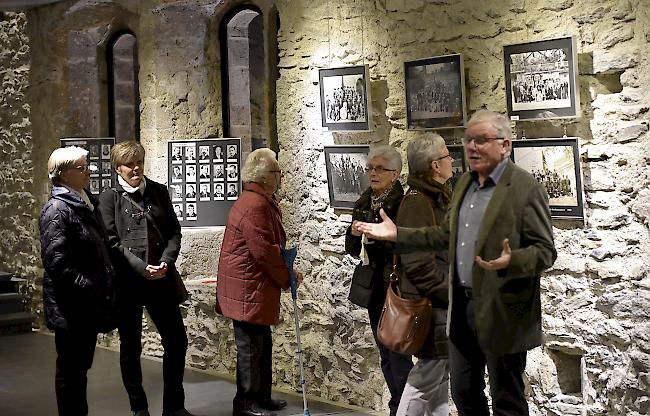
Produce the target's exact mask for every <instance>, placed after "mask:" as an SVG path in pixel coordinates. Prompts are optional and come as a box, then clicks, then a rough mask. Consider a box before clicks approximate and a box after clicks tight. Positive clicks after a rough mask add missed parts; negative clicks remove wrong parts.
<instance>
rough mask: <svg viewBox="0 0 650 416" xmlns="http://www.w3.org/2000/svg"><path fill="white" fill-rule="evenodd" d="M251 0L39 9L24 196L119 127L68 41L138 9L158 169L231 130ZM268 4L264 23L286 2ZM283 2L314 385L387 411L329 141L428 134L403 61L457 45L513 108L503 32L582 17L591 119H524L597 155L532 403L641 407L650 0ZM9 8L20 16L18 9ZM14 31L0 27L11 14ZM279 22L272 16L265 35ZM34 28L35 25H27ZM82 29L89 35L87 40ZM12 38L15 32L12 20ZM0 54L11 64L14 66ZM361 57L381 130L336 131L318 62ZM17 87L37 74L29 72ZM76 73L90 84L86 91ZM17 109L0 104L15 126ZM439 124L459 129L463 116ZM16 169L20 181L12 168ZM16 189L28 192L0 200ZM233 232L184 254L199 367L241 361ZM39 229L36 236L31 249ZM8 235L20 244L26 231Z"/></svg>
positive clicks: (151, 161)
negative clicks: (58, 155) (49, 163)
mask: <svg viewBox="0 0 650 416" xmlns="http://www.w3.org/2000/svg"><path fill="white" fill-rule="evenodd" d="M241 3H242V2H240V1H224V2H218V1H208V0H185V1H182V2H170V1H163V0H148V1H145V2H130V1H126V0H123V1H102V2H97V1H90V0H85V1H68V2H62V3H60V4H57V5H56V6H47V7H42V8H39V9H36V10H34V11H30V12H29V13H28V14H27V16H28V19H27V21H28V23H27V30H26V31H27V34H28V35H29V39H30V48H31V73H30V75H29V76H30V80H29V81H30V88H31V96H32V97H38V99H32V100H30V101H29V103H28V104H29V106H31V115H26V116H22V117H21V118H20V120H22V119H23V118H24V117H30V118H29V119H30V120H31V123H32V136H33V143H34V148H38V149H39V151H38V152H34V154H33V155H31V157H26V158H24V160H25V161H26V162H27V163H28V166H29V163H31V164H32V165H31V166H33V171H32V172H31V173H30V174H26V173H25V172H24V171H20V172H18V175H19V176H17V177H18V178H22V177H24V178H25V181H29V180H32V179H31V178H33V180H34V185H33V186H32V187H31V188H27V189H33V191H31V192H30V194H29V195H27V196H26V197H27V198H32V200H33V202H32V205H36V206H37V207H40V205H42V203H43V202H44V200H45V197H46V180H45V177H46V176H45V162H46V160H47V156H48V155H49V152H50V151H51V150H52V149H53V148H54V147H56V145H57V139H58V137H60V136H66V135H73V134H75V135H95V134H101V133H102V132H103V131H104V129H105V128H106V126H105V116H104V115H103V114H102V113H103V111H104V109H103V108H102V105H99V106H97V105H95V106H88V107H82V106H80V105H79V103H80V102H85V101H84V100H87V97H88V94H91V95H93V96H95V97H101V94H102V92H101V89H95V84H96V83H101V81H102V79H104V78H103V77H104V76H105V74H102V72H101V70H97V68H93V67H92V65H88V66H86V65H84V64H83V62H81V63H80V64H81V67H79V68H76V69H72V68H70V63H71V62H72V61H73V58H74V59H76V58H75V57H84V56H85V55H84V54H81V53H75V50H72V49H71V48H73V46H74V45H77V46H76V47H79V48H82V49H83V50H85V51H86V55H88V56H85V59H86V60H87V61H88V62H89V61H92V60H95V61H96V62H100V60H99V58H98V56H100V54H102V53H103V51H102V48H103V47H104V46H103V45H105V43H106V41H107V39H108V38H109V37H110V34H111V33H114V32H115V31H116V30H119V29H120V28H123V27H124V26H128V28H129V29H131V30H132V31H133V33H134V34H135V35H136V37H137V39H138V55H139V60H140V62H139V63H140V73H139V84H140V95H141V107H140V111H141V139H142V143H143V144H144V145H145V147H146V149H147V161H146V163H147V169H148V173H149V175H150V176H151V177H153V178H154V179H156V180H160V181H163V182H164V181H165V178H166V163H165V159H164V158H165V155H166V143H167V141H168V140H171V139H176V138H188V137H205V136H207V135H219V132H220V131H223V130H222V126H221V100H222V98H221V96H220V92H219V91H220V83H221V75H220V72H219V65H220V58H219V47H218V35H217V33H218V30H217V29H218V25H219V22H220V19H221V17H222V16H223V15H224V14H225V13H226V12H227V11H228V10H230V9H231V8H232V7H233V6H235V5H238V4H241ZM255 4H257V5H258V7H259V8H260V9H261V10H262V11H263V12H264V13H265V24H267V23H268V22H269V20H268V19H269V17H268V16H269V14H270V11H271V9H272V5H273V3H272V2H270V1H263V0H260V1H257V2H255ZM275 5H276V7H277V10H278V13H279V18H280V30H279V33H278V35H277V40H278V46H279V75H280V76H279V79H278V80H277V86H276V90H277V129H278V138H279V145H280V150H281V152H280V163H281V165H282V167H283V169H284V170H285V180H284V183H283V190H282V191H281V198H282V208H283V212H284V220H285V225H286V229H287V231H288V233H289V237H290V240H291V242H292V243H294V244H296V245H297V246H298V248H299V253H300V257H299V259H298V268H299V269H301V270H303V271H304V272H305V273H306V277H305V284H304V286H303V287H302V288H301V290H300V299H299V301H298V304H299V307H300V310H301V313H302V327H303V343H304V350H305V360H306V374H307V376H308V385H307V388H308V391H309V393H311V394H314V395H318V396H321V397H324V398H326V399H329V400H335V401H341V402H347V403H350V404H355V405H360V406H363V407H368V408H374V409H382V408H385V403H386V401H387V392H386V391H385V388H384V383H383V378H382V375H381V371H380V370H379V368H378V363H379V358H378V354H377V352H376V348H375V346H374V342H373V340H372V336H371V333H370V329H369V326H368V320H367V315H366V313H365V311H363V310H360V309H358V308H356V307H353V306H352V305H351V304H350V303H349V302H348V301H347V300H346V296H347V288H348V286H349V280H350V277H351V274H352V270H353V267H354V264H355V260H354V259H353V258H351V257H350V256H347V255H346V254H345V253H344V249H343V239H344V237H343V236H344V233H345V229H346V227H347V221H349V219H350V218H349V215H348V214H347V213H345V212H339V211H335V210H333V209H331V208H330V207H329V205H328V195H327V183H326V176H325V167H324V156H323V146H324V145H328V144H362V143H390V144H392V145H394V146H396V147H397V148H398V149H399V150H400V151H401V152H402V153H404V150H405V147H406V144H407V143H408V141H409V140H412V139H414V138H415V137H417V132H413V131H408V130H406V128H405V125H406V120H405V104H404V81H403V62H404V61H406V60H412V59H417V58H425V57H430V56H435V55H442V54H447V53H455V52H460V53H462V54H463V56H464V62H465V68H466V74H465V75H466V88H467V94H468V110H469V111H470V112H471V111H474V110H476V109H478V108H481V107H487V108H490V109H493V110H497V111H505V94H504V80H503V64H502V57H501V48H502V45H504V44H511V43H520V42H526V41H533V40H539V39H544V38H552V37H558V36H563V35H567V34H573V35H575V36H576V37H577V40H578V53H579V72H580V75H579V79H578V82H579V85H580V89H581V91H580V95H581V102H582V117H581V118H578V119H572V120H558V121H535V122H531V121H529V122H517V123H516V124H515V125H514V127H515V129H516V131H517V133H518V134H519V135H522V134H524V132H525V136H526V137H561V136H562V134H563V133H564V129H565V128H566V130H567V134H568V135H569V136H578V137H580V138H581V146H582V151H583V152H584V153H585V161H584V163H583V164H582V168H583V177H584V184H585V194H586V214H587V219H586V224H585V225H584V226H583V225H582V224H576V223H568V222H566V221H564V222H560V221H555V223H554V225H555V226H556V227H555V230H554V231H555V239H556V245H557V248H558V251H559V258H558V261H557V262H556V264H555V265H554V266H553V268H552V269H551V270H549V271H548V273H547V274H546V275H545V276H544V278H543V281H542V284H543V290H544V295H543V296H544V299H543V305H544V330H545V333H546V339H547V342H546V344H545V346H544V348H538V349H536V350H533V351H532V352H531V354H530V355H529V357H530V359H529V364H528V367H527V371H526V379H527V385H528V389H529V392H530V406H531V414H533V415H549V414H551V415H566V414H577V415H580V414H607V415H641V414H647V413H648V411H649V407H650V399H649V398H648V391H649V390H650V336H649V335H648V334H650V324H648V322H650V321H649V320H648V318H649V316H648V315H649V314H650V312H649V311H650V278H649V276H648V270H649V268H650V265H649V260H648V256H647V253H648V252H649V248H650V238H649V236H648V227H649V225H650V210H649V208H648V207H649V206H650V191H649V190H648V184H649V182H650V180H649V177H648V173H647V171H648V166H649V165H650V153H649V151H648V150H649V149H648V147H649V142H650V139H649V134H648V123H649V120H648V109H649V108H650V98H649V97H650V94H649V93H650V57H649V56H648V53H647V48H648V46H649V43H650V29H649V28H650V4H649V3H648V1H647V0H603V1H599V2H593V1H590V0H552V1H549V0H529V1H526V2H523V3H522V2H520V1H496V0H487V1H483V2H476V1H472V0H458V1H451V0H435V1H433V0H432V1H425V0H381V1H379V0H362V1H359V0H356V1H353V0H335V1H306V0H291V1H289V0H280V1H278V2H276V3H275ZM14 21H17V22H23V23H22V24H23V25H24V17H18V18H15V19H14ZM2 28H3V30H1V31H0V39H4V38H3V37H1V36H3V35H4V34H5V33H8V31H10V30H11V29H10V27H6V26H2ZM82 35H83V36H82ZM274 36H275V34H273V33H267V37H268V38H270V39H274ZM20 37H21V38H22V39H25V38H24V35H23V34H22V33H21V34H20ZM73 38H74V39H85V41H84V42H81V43H73V42H71V41H70V39H73ZM7 39H11V40H12V42H13V37H8V38H7ZM93 42H94V44H93ZM91 46H92V47H91ZM0 50H2V51H4V50H10V51H11V50H13V51H14V52H13V53H14V54H16V52H17V51H20V50H21V46H20V44H13V43H12V44H11V45H10V46H8V47H4V49H0ZM77 52H79V51H77ZM0 53H4V52H0ZM0 56H2V57H4V56H5V55H4V54H3V55H0ZM2 59H3V61H2V67H1V68H2V70H3V71H5V69H6V68H7V66H6V65H8V63H5V61H4V58H2ZM363 63H366V64H368V65H369V67H370V75H371V92H372V107H371V108H372V111H373V118H374V126H373V130H372V131H371V132H361V133H327V132H325V133H324V132H323V131H322V129H321V127H320V106H319V95H318V94H319V93H318V91H319V89H318V72H317V71H318V69H319V68H325V67H330V66H332V67H334V66H341V65H354V64H363ZM21 65H22V64H21ZM21 65H18V66H19V67H21ZM8 68H11V66H8ZM75 71H76V72H75ZM84 71H85V72H84ZM3 74H4V72H3ZM72 74H75V76H74V77H73V76H72ZM3 85H4V84H3ZM17 85H19V89H24V88H25V87H26V85H27V80H26V79H23V80H21V81H20V82H18V84H17ZM79 85H87V87H88V89H81V90H79V89H78V88H79V87H78V86H79ZM2 100H5V98H4V95H3V98H2ZM3 103H4V101H3ZM19 103H20V104H18V105H14V106H12V111H16V109H18V108H23V107H22V106H23V105H24V104H26V103H25V102H24V99H20V101H19ZM4 109H5V107H2V111H4ZM78 109H83V111H85V112H86V114H85V115H84V119H83V120H80V119H79V114H78V113H77V112H75V111H76V110H78ZM21 111H25V110H21ZM3 114H4V113H3ZM23 123H27V124H28V125H29V121H24V122H23ZM19 124H20V123H19ZM10 125H11V124H10V123H7V122H5V118H4V116H3V117H2V119H1V120H0V128H1V129H3V130H2V131H4V130H5V129H7V128H8V126H10ZM21 129H22V128H21ZM21 131H23V130H21ZM442 133H443V136H445V137H446V138H447V139H449V141H450V142H452V141H456V140H457V139H458V137H460V135H461V134H462V130H456V131H444V132H442ZM22 135H23V136H21V134H12V135H10V136H5V135H4V133H3V136H2V140H3V146H2V150H3V152H4V151H5V149H11V148H13V147H12V146H14V147H17V148H18V147H20V146H25V145H19V143H21V139H20V137H24V136H25V135H26V133H22ZM5 141H6V142H7V143H6V144H5ZM29 146H31V143H29ZM30 148H31V147H30ZM13 159H18V158H17V157H8V156H6V155H5V154H3V156H2V160H1V163H3V166H5V165H9V166H13V163H15V162H13ZM13 169H16V168H15V167H14V168H13ZM405 172H406V171H405ZM25 175H26V176H25ZM12 180H13V181H16V179H12ZM11 186H13V187H14V188H13V189H18V185H17V184H16V185H14V184H12V185H11ZM2 192H6V191H4V189H3V191H2ZM9 204H15V202H14V201H13V200H12V202H6V203H5V204H4V205H2V206H3V207H4V206H7V205H9ZM11 206H12V207H13V206H14V205H11ZM14 211H17V210H13V208H12V211H10V212H11V213H12V215H13V212H14ZM36 211H38V210H37V209H36V208H32V209H31V210H29V212H28V213H27V215H24V216H19V217H17V218H16V219H15V221H16V222H17V223H18V224H19V225H20V227H23V229H25V230H27V229H29V230H30V231H29V232H30V233H31V234H28V233H27V232H25V234H26V235H30V236H33V235H34V234H33V231H32V229H31V228H29V227H28V226H27V224H33V223H34V221H35V217H34V216H35V215H37V212H36ZM2 221H4V217H3V219H2ZM3 225H4V223H3ZM30 227H31V225H30ZM5 230H9V231H11V230H13V228H5V227H3V229H2V231H3V232H6V231H5ZM222 233H223V230H222V229H211V230H185V231H184V240H183V248H182V252H181V258H180V260H179V269H180V271H181V273H182V274H183V275H184V276H185V277H186V278H187V279H188V287H189V289H190V292H191V293H192V300H191V302H190V303H189V304H188V305H187V306H186V307H184V312H185V314H186V324H187V327H188V335H189V338H190V349H189V352H188V365H191V366H194V367H197V368H202V369H207V370H211V371H215V372H218V373H222V374H230V375H234V367H235V348H234V339H233V336H232V330H231V325H230V323H229V322H228V321H227V320H225V319H223V318H220V317H217V316H215V313H214V311H213V309H214V287H213V285H212V284H211V283H209V281H207V280H209V279H210V278H212V277H214V274H215V270H216V266H217V261H218V252H219V248H220V244H221V238H222ZM29 238H31V237H29ZM3 241H4V239H3ZM25 244H27V243H25ZM34 244H36V243H35V242H32V241H29V244H28V245H27V247H33V246H34ZM3 247H4V246H3ZM10 247H11V250H14V251H15V250H16V248H15V247H19V245H11V246H10ZM21 252H23V251H21ZM24 252H25V253H28V254H25V255H23V254H21V255H19V256H12V257H11V259H10V260H5V262H6V266H7V267H8V268H10V269H11V270H10V271H15V270H23V269H22V268H25V269H26V271H25V273H26V274H28V275H30V274H31V276H30V279H31V280H30V282H31V284H32V285H33V287H35V288H37V289H38V274H39V273H38V272H37V271H36V270H37V268H38V267H39V264H38V258H36V257H35V256H34V255H33V254H29V253H33V252H34V248H30V249H25V250H24ZM3 253H4V251H3ZM0 256H1V255H0ZM30 256H31V257H30ZM1 258H4V257H1ZM21 267H22V268H21ZM38 296H39V295H38V293H37V294H35V297H34V305H35V309H37V308H38V306H37V305H38ZM281 307H282V317H283V319H284V320H283V322H281V324H280V325H279V326H278V327H276V328H275V329H274V343H275V345H274V355H275V366H274V379H275V382H276V385H277V386H279V387H283V388H287V389H292V388H295V387H296V386H297V385H298V384H297V380H298V377H299V373H298V369H297V367H296V365H295V354H294V350H295V341H294V340H295V337H294V334H293V321H292V317H291V311H292V307H291V301H290V298H289V297H288V296H287V295H285V296H283V298H282V305H281ZM145 319H147V318H145ZM147 324H148V329H147V331H146V332H145V335H144V339H145V352H146V353H147V354H150V355H154V356H161V355H162V351H161V348H160V344H159V339H158V338H159V337H158V335H157V334H156V333H155V331H152V330H149V328H151V325H149V322H148V321H147ZM102 343H103V344H104V345H107V346H111V347H116V346H117V337H116V336H115V334H111V335H108V336H106V337H104V338H103V340H102Z"/></svg>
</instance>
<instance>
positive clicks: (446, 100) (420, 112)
mask: <svg viewBox="0 0 650 416" xmlns="http://www.w3.org/2000/svg"><path fill="white" fill-rule="evenodd" d="M404 76H405V85H406V121H407V126H408V128H409V129H443V128H456V127H463V125H464V124H465V118H466V107H465V75H464V68H463V57H462V55H460V54H453V55H445V56H436V57H433V58H426V59H418V60H415V61H408V62H404Z"/></svg>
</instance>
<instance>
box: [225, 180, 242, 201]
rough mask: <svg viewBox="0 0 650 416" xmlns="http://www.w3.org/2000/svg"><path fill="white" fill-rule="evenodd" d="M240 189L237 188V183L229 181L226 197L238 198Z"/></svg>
mask: <svg viewBox="0 0 650 416" xmlns="http://www.w3.org/2000/svg"><path fill="white" fill-rule="evenodd" d="M238 194H239V193H238V190H237V184H236V183H229V184H228V190H227V192H226V198H227V199H228V200H229V201H232V200H235V199H237V195H238Z"/></svg>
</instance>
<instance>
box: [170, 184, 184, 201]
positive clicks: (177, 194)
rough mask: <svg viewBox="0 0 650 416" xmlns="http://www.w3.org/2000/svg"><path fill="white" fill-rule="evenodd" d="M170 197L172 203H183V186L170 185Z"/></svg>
mask: <svg viewBox="0 0 650 416" xmlns="http://www.w3.org/2000/svg"><path fill="white" fill-rule="evenodd" d="M169 197H170V198H171V199H172V201H182V200H183V185H170V186H169Z"/></svg>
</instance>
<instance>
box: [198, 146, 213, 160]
mask: <svg viewBox="0 0 650 416" xmlns="http://www.w3.org/2000/svg"><path fill="white" fill-rule="evenodd" d="M199 161H200V162H203V163H205V162H208V161H210V146H199Z"/></svg>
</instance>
